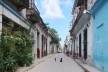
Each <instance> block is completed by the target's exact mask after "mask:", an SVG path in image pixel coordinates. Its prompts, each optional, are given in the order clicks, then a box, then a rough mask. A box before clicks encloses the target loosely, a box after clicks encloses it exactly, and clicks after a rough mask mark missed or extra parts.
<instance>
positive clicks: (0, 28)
mask: <svg viewBox="0 0 108 72" xmlns="http://www.w3.org/2000/svg"><path fill="white" fill-rule="evenodd" d="M1 33H2V6H1V5H0V35H1Z"/></svg>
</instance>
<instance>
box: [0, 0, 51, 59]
mask: <svg viewBox="0 0 108 72" xmlns="http://www.w3.org/2000/svg"><path fill="white" fill-rule="evenodd" d="M9 22H13V23H14V24H15V26H16V28H15V29H17V28H19V27H20V28H24V29H29V28H30V27H31V34H32V35H33V37H34V38H33V40H34V41H35V43H34V46H33V48H32V52H33V53H32V54H33V58H34V59H35V58H37V57H38V58H40V57H43V56H46V55H47V54H50V53H51V50H50V49H51V44H50V42H51V39H52V37H51V36H50V35H49V34H48V30H47V27H46V25H45V24H44V22H43V20H42V18H41V17H40V13H39V11H38V9H37V7H36V6H35V0H11V1H10V0H0V35H1V33H2V30H3V26H4V25H5V24H7V23H9ZM38 48H39V49H38Z"/></svg>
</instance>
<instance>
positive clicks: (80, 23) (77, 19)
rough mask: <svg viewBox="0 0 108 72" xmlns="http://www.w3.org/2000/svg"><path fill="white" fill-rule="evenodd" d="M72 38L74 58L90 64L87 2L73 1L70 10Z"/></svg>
mask: <svg viewBox="0 0 108 72" xmlns="http://www.w3.org/2000/svg"><path fill="white" fill-rule="evenodd" d="M72 15H73V19H72V28H71V30H70V35H71V36H72V42H73V43H72V44H73V46H72V47H73V50H72V55H73V57H74V58H79V59H82V60H84V61H85V62H87V63H88V62H90V63H91V56H92V53H91V50H92V43H91V40H92V29H91V24H90V13H89V12H88V0H75V2H74V5H73V10H72Z"/></svg>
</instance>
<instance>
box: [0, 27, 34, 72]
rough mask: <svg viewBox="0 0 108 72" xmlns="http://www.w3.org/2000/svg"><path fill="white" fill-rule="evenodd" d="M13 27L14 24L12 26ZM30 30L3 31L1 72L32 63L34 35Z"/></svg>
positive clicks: (0, 57) (0, 44) (12, 70)
mask: <svg viewBox="0 0 108 72" xmlns="http://www.w3.org/2000/svg"><path fill="white" fill-rule="evenodd" d="M12 27H13V26H12ZM29 32H30V30H27V31H20V30H19V31H18V30H17V31H13V34H11V35H8V33H7V32H5V31H4V32H3V33H2V35H1V41H0V72H15V71H16V69H17V67H18V66H25V65H26V66H29V65H30V64H31V63H32V45H33V43H32V42H33V41H32V37H31V35H30V33H29Z"/></svg>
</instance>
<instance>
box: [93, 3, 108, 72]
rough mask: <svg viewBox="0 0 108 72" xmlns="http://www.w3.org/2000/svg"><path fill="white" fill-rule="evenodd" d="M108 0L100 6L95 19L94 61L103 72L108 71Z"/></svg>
mask: <svg viewBox="0 0 108 72" xmlns="http://www.w3.org/2000/svg"><path fill="white" fill-rule="evenodd" d="M107 8H108V1H104V2H103V4H101V7H99V8H98V10H97V12H96V13H95V18H94V20H93V30H94V35H93V38H94V39H93V48H94V49H93V61H94V65H95V66H96V67H97V68H99V69H101V70H102V72H108V38H107V37H108V9H107Z"/></svg>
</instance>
